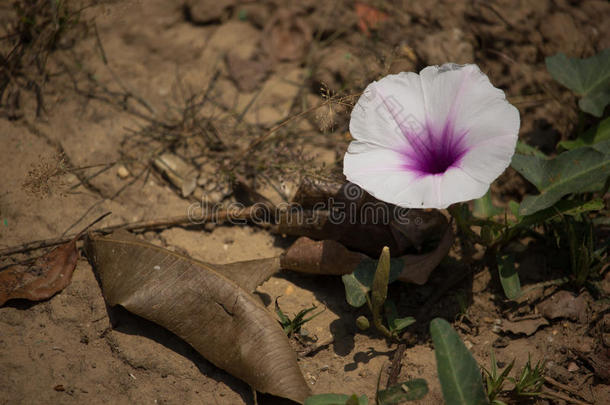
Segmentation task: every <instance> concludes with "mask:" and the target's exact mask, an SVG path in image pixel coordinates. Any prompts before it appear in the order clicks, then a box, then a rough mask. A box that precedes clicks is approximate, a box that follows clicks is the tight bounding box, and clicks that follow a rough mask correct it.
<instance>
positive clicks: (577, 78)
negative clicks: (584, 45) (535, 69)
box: [546, 48, 610, 117]
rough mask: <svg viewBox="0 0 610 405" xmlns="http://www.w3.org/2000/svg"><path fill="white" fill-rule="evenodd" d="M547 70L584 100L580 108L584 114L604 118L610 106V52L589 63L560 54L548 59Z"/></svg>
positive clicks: (601, 54) (588, 61)
mask: <svg viewBox="0 0 610 405" xmlns="http://www.w3.org/2000/svg"><path fill="white" fill-rule="evenodd" d="M546 68H547V70H548V71H549V73H550V74H551V76H553V78H554V79H555V80H557V81H558V82H559V83H561V84H563V85H564V86H566V87H567V88H569V89H570V90H572V91H573V92H574V93H576V94H577V95H579V96H580V97H581V99H580V101H579V102H578V106H579V107H580V109H581V110H582V111H584V112H586V113H589V114H592V115H595V116H596V117H601V116H602V115H603V113H604V108H605V107H606V105H607V104H608V103H610V48H608V49H604V50H603V51H601V52H600V53H598V54H597V55H595V56H592V57H590V58H587V59H578V58H568V57H566V56H565V55H564V54H563V53H558V54H557V55H554V56H550V57H548V58H546Z"/></svg>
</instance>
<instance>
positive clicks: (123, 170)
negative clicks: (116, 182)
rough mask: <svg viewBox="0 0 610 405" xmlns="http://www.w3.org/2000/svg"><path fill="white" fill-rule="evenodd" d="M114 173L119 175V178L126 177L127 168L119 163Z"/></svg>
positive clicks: (127, 175)
mask: <svg viewBox="0 0 610 405" xmlns="http://www.w3.org/2000/svg"><path fill="white" fill-rule="evenodd" d="M116 174H117V176H119V178H120V179H126V178H127V177H129V170H127V168H126V167H125V166H123V165H121V166H119V168H118V169H117V171H116Z"/></svg>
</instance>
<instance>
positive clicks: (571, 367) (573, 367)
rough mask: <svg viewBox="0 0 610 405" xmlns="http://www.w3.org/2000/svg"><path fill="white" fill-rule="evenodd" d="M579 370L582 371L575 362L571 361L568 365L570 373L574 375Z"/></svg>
mask: <svg viewBox="0 0 610 405" xmlns="http://www.w3.org/2000/svg"><path fill="white" fill-rule="evenodd" d="M578 370H580V367H578V364H576V363H574V362H573V361H571V362H570V363H569V364H568V371H569V372H570V373H573V372H575V371H578Z"/></svg>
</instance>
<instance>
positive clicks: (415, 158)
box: [380, 95, 468, 176]
mask: <svg viewBox="0 0 610 405" xmlns="http://www.w3.org/2000/svg"><path fill="white" fill-rule="evenodd" d="M380 97H381V100H382V101H383V103H384V105H385V107H386V108H387V109H388V111H389V113H390V115H391V116H392V118H393V119H394V121H395V122H396V124H397V125H398V128H399V129H400V132H401V133H402V135H403V136H404V137H405V140H406V141H407V142H406V144H405V147H404V148H403V149H402V150H400V151H399V152H400V153H401V154H402V155H403V156H404V158H405V161H404V164H403V168H404V169H405V170H406V171H410V172H416V173H417V174H418V176H427V175H434V174H440V173H444V172H446V171H447V169H449V168H451V167H457V166H458V165H459V164H460V160H461V159H462V157H463V156H464V155H465V154H466V152H467V151H468V148H467V147H466V145H465V144H464V138H465V137H466V134H467V132H466V131H463V132H456V131H455V124H454V116H455V108H454V107H455V104H454V105H453V107H452V108H451V111H450V112H449V114H448V117H447V119H446V121H445V123H444V125H443V126H442V130H440V131H439V130H435V128H438V126H435V125H431V123H430V122H426V124H425V125H423V126H422V125H421V124H420V123H419V122H418V121H417V120H415V119H414V118H413V117H411V116H409V117H406V118H405V117H401V116H400V115H399V114H398V112H397V111H396V108H395V107H394V105H393V103H391V102H389V101H390V100H389V99H387V98H384V97H383V96H381V95H380Z"/></svg>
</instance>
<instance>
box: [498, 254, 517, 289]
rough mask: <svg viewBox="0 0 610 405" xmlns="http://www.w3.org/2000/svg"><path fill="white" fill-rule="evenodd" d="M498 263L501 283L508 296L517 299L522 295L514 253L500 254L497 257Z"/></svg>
mask: <svg viewBox="0 0 610 405" xmlns="http://www.w3.org/2000/svg"><path fill="white" fill-rule="evenodd" d="M496 261H497V263H498V274H499V276H500V283H501V284H502V289H503V290H504V294H505V295H506V298H508V299H509V300H515V299H517V298H519V297H520V296H521V282H520V281H519V273H517V270H516V269H515V258H514V256H513V255H510V254H506V255H498V257H496Z"/></svg>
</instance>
